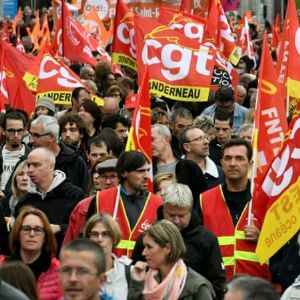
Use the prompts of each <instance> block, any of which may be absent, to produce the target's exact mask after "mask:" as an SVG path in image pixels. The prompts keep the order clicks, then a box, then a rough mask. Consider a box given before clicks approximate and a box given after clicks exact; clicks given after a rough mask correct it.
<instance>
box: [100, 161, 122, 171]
mask: <svg viewBox="0 0 300 300" xmlns="http://www.w3.org/2000/svg"><path fill="white" fill-rule="evenodd" d="M117 161H118V160H117V159H116V158H111V159H107V160H105V161H102V162H100V163H98V164H97V165H96V170H97V171H98V172H99V171H100V170H101V171H102V170H103V171H104V170H105V169H115V168H116V166H117Z"/></svg>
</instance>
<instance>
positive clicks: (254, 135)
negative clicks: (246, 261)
mask: <svg viewBox="0 0 300 300" xmlns="http://www.w3.org/2000/svg"><path fill="white" fill-rule="evenodd" d="M257 109H258V93H256V102H255V110H257ZM256 122H257V120H255V119H254V128H253V133H252V149H253V152H252V161H253V164H252V171H251V180H250V192H251V200H250V201H249V207H248V220H247V225H251V224H252V217H253V215H252V206H253V205H252V203H253V194H254V179H255V175H256V174H255V172H256V170H257V161H258V152H257V138H258V126H257V124H256Z"/></svg>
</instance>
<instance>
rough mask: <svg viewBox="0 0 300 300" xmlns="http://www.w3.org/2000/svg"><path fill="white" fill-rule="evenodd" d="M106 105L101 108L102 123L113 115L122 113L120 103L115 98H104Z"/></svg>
mask: <svg viewBox="0 0 300 300" xmlns="http://www.w3.org/2000/svg"><path fill="white" fill-rule="evenodd" d="M103 99H104V105H103V106H101V107H100V108H101V113H102V122H103V121H104V120H106V119H107V118H108V117H109V116H111V115H117V114H118V113H119V111H120V108H119V101H118V99H116V98H114V97H104V98H103Z"/></svg>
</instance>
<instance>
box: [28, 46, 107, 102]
mask: <svg viewBox="0 0 300 300" xmlns="http://www.w3.org/2000/svg"><path fill="white" fill-rule="evenodd" d="M40 52H41V53H39V57H37V60H40V62H38V61H37V62H36V65H35V66H34V68H33V69H30V70H29V71H30V73H31V74H32V75H35V72H36V66H37V65H38V63H39V72H38V78H37V93H36V97H37V99H38V98H40V97H43V96H47V97H50V98H52V99H53V100H54V103H55V104H58V105H71V97H72V91H73V89H74V88H76V87H85V86H84V84H83V83H82V81H81V79H80V78H79V77H78V76H77V75H76V74H75V73H74V72H73V71H72V70H71V69H70V68H68V67H67V66H66V65H64V63H63V62H61V61H58V60H56V59H55V58H54V57H53V56H52V53H51V50H50V48H49V47H48V46H45V47H44V48H43V49H42V50H41V51H40ZM92 100H93V101H95V102H96V103H97V105H100V106H101V105H103V99H101V98H99V97H97V96H95V95H92Z"/></svg>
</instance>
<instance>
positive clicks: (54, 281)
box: [37, 257, 63, 300]
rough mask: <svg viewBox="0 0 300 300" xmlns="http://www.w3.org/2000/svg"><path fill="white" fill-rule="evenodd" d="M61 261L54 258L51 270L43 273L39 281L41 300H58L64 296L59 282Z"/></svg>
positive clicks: (38, 287) (38, 288)
mask: <svg viewBox="0 0 300 300" xmlns="http://www.w3.org/2000/svg"><path fill="white" fill-rule="evenodd" d="M59 266H60V263H59V260H58V259H57V258H55V257H53V258H52V261H51V266H50V268H49V269H48V270H47V271H46V272H44V273H42V274H41V275H40V276H39V278H38V280H37V290H38V293H39V299H40V300H57V299H60V298H61V297H62V296H63V293H62V290H61V286H60V280H59Z"/></svg>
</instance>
